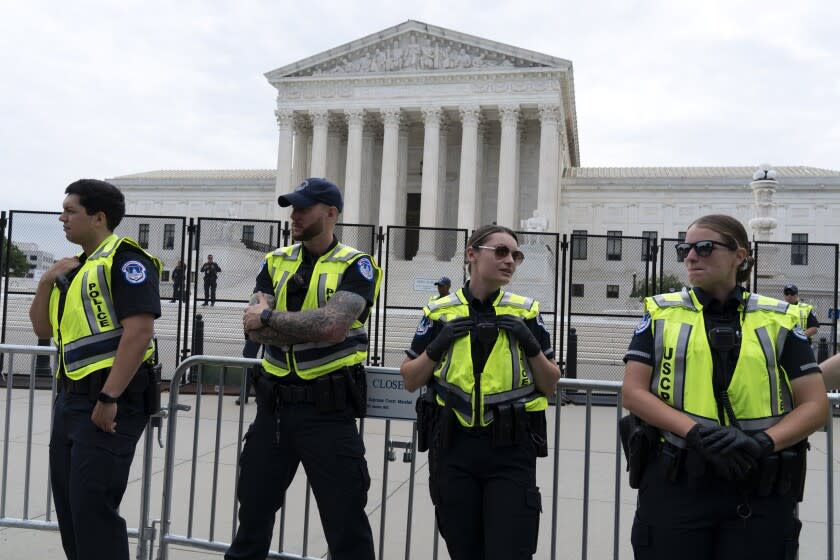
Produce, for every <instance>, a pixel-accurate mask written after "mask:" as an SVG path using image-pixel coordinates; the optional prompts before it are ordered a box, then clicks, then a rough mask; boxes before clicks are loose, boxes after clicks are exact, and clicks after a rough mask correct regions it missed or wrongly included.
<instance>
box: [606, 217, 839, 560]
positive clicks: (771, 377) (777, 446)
mask: <svg viewBox="0 0 840 560" xmlns="http://www.w3.org/2000/svg"><path fill="white" fill-rule="evenodd" d="M748 246H749V241H748V238H747V233H746V231H745V229H744V226H743V225H741V223H740V222H739V221H737V220H736V219H734V218H732V217H730V216H725V215H709V216H704V217H702V218H699V219H697V220H695V221H694V222H693V223H692V224H691V225H690V226H689V228H688V230H687V231H686V237H685V241H684V242H683V243H678V244H677V245H676V251H677V255H678V256H679V257H680V258H682V259H684V262H685V267H686V271H687V272H688V280H689V282H690V284H691V285H692V286H693V288H692V289H691V290H688V291H683V292H682V293H671V294H662V295H658V296H654V297H651V298H647V299H646V301H645V307H646V314H645V316H644V318H643V320H642V322H641V323H640V324H639V325H638V326H637V327H636V332H635V335H634V337H633V340H632V342H631V343H630V348H629V350H628V352H627V354H626V356H625V362H626V364H627V365H626V370H625V377H624V387H623V392H622V395H623V398H624V406H625V407H626V408H627V409H628V410H630V411H631V412H632V413H634V414H635V415H637V416H638V417H640V418H641V419H642V420H643V421H644V422H646V423H647V424H649V425H651V426H653V427H655V428H658V429H659V433H660V437H659V443H658V444H657V445H656V446H655V449H654V451H655V453H654V457H653V458H652V459H650V460H649V461H648V463H647V465H646V467H645V471H644V473H643V475H642V478H641V482H640V486H639V495H638V506H637V509H636V517H635V520H634V522H633V529H632V536H631V541H632V544H633V550H634V552H635V557H636V559H637V560H638V559H644V560H648V559H665V558H668V559H671V558H673V557H675V556H676V557H679V558H680V559H681V560H721V559H723V560H726V559H730V558H731V559H735V558H737V559H739V560H743V559H747V558H760V559H762V560H771V559H779V560H781V559H788V558H791V559H792V558H794V557H795V554H796V549H797V546H798V534H799V530H800V528H801V524H800V523H799V521H798V520H796V519H795V518H794V506H795V504H796V501H797V500H801V491H802V487H801V485H802V484H803V483H804V472H805V449H806V441H805V438H807V437H808V435H809V434H811V433H813V432H814V431H815V430H817V429H818V428H819V427H820V426H822V425H823V424H824V423H825V421H826V416H827V400H826V395H825V386H824V385H823V380H822V377H821V376H820V375H819V372H820V370H819V367H818V366H817V364H816V360H815V359H814V355H813V353H812V351H811V347H810V345H809V344H808V339H807V337H806V336H805V335H804V333H803V332H802V328H801V327H800V326H798V323H799V316H798V312H797V310H796V309H795V306H790V305H789V304H787V303H785V302H783V301H779V300H776V299H772V298H769V297H764V296H761V295H758V294H752V293H749V292H748V291H746V290H745V289H744V288H743V287H741V286H740V283H741V282H744V281H745V280H746V279H747V278H749V274H750V269H751V267H752V264H753V263H752V258H751V257H750V256H749V250H748V249H747V247H748Z"/></svg>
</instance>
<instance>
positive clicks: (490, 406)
mask: <svg viewBox="0 0 840 560" xmlns="http://www.w3.org/2000/svg"><path fill="white" fill-rule="evenodd" d="M466 256H467V260H468V261H469V267H470V280H469V282H467V283H466V285H465V286H464V287H463V288H461V289H459V290H457V291H456V292H455V293H454V294H452V295H450V296H449V297H448V298H440V299H437V300H435V301H434V302H432V303H429V305H428V306H427V307H426V308H425V309H424V310H423V314H424V315H423V318H422V319H421V321H420V324H419V325H418V326H417V330H416V333H415V336H414V340H413V341H412V343H411V348H410V349H409V350H406V354H407V355H408V357H407V358H406V359H405V361H404V362H403V364H402V366H401V367H400V373H401V374H402V376H403V378H404V379H405V388H406V389H407V390H409V391H414V390H416V389H418V388H420V387H422V386H424V385H426V386H428V390H427V392H426V393H425V395H424V396H421V397H420V401H419V402H418V425H419V428H420V430H421V431H422V433H423V436H422V437H423V439H425V440H426V443H427V444H428V449H429V492H430V493H431V497H432V502H433V503H434V505H435V515H436V518H437V522H438V527H439V528H440V533H441V535H443V538H444V539H445V540H446V546H447V548H448V549H449V555H450V557H451V558H453V560H464V559H482V560H494V559H498V560H502V559H504V560H518V559H523V558H531V556H532V555H533V554H534V553H535V552H536V548H537V534H538V531H539V519H540V510H541V498H540V492H539V488H537V483H536V458H537V456H541V457H544V456H545V455H546V453H547V447H546V426H545V412H544V411H545V409H546V408H547V406H548V401H547V399H546V396H545V395H548V394H552V393H554V389H555V386H556V384H557V380H558V379H559V378H560V370H559V368H558V367H557V364H555V363H554V362H553V361H552V360H551V358H552V357H553V355H554V351H553V349H552V348H551V337H550V335H549V333H548V331H547V330H546V329H545V326H544V325H543V322H542V319H541V317H540V314H539V303H538V302H537V301H536V300H534V299H532V298H528V297H525V296H520V295H516V294H512V293H509V292H504V291H502V290H501V288H502V286H504V285H506V284H508V283H509V282H510V281H511V279H512V277H513V274H514V272H515V271H516V267H517V266H518V265H519V264H521V263H522V260H523V259H524V258H525V257H524V255H523V254H522V252H521V251H519V247H518V240H517V237H516V234H515V233H514V232H513V231H511V230H509V229H508V228H505V227H502V226H497V225H489V226H483V227H480V228H478V229H477V230H475V232H474V233H473V235H472V236H471V237H470V239H469V242H468V244H467V249H466ZM422 447H425V446H422ZM421 450H422V449H421Z"/></svg>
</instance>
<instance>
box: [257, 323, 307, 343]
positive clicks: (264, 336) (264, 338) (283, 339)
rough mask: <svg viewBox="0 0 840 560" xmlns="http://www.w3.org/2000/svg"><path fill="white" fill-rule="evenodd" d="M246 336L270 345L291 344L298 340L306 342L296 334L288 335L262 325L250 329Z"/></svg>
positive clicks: (298, 341)
mask: <svg viewBox="0 0 840 560" xmlns="http://www.w3.org/2000/svg"><path fill="white" fill-rule="evenodd" d="M248 338H250V339H251V340H253V341H254V342H258V343H260V344H270V345H271V346H291V345H292V344H298V343H300V342H308V341H307V340H305V339H302V338H300V337H297V336H289V335H284V334H280V333H278V332H276V331H274V330H272V329H271V327H263V328H261V329H258V330H255V331H250V332H249V333H248Z"/></svg>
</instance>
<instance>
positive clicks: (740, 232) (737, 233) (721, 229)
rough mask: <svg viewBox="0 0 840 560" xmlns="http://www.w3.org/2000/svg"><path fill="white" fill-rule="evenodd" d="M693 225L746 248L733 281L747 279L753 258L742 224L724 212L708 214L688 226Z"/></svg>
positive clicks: (744, 280) (753, 261) (739, 281)
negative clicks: (745, 256)
mask: <svg viewBox="0 0 840 560" xmlns="http://www.w3.org/2000/svg"><path fill="white" fill-rule="evenodd" d="M693 226H697V227H702V228H706V229H710V230H712V231H714V232H716V233H718V234H719V235H720V236H721V237H723V239H724V240H725V241H726V242H727V243H730V244H732V245H735V246H736V247H743V248H744V249H746V250H747V258H746V259H745V260H744V263H743V264H742V265H741V267H740V268H738V272H737V273H736V274H735V281H736V282H738V283H739V284H740V283H741V282H746V281H747V280H749V278H750V272H751V271H752V267H753V264H754V263H755V259H754V258H753V257H752V255H750V238H749V236H747V230H746V228H744V224H742V223H741V222H740V221H738V220H737V219H735V218H733V217H732V216H727V215H726V214H708V215H706V216H701V217H699V218H697V219H696V220H694V221H693V222H691V224H689V226H688V228H689V229H691V227H693Z"/></svg>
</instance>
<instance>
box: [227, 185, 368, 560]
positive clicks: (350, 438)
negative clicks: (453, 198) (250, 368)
mask: <svg viewBox="0 0 840 560" xmlns="http://www.w3.org/2000/svg"><path fill="white" fill-rule="evenodd" d="M277 202H278V203H279V204H280V206H283V207H286V206H291V207H292V215H291V220H292V237H293V239H294V241H295V243H294V244H293V245H290V246H287V247H281V248H279V249H277V250H275V251H272V252H271V253H268V254H267V255H266V257H265V261H264V262H263V264H262V267H261V268H260V271H259V273H258V274H257V281H256V287H255V288H254V297H252V298H251V304H250V305H248V307H246V308H245V312H244V314H243V319H242V322H243V326H244V328H245V332H246V334H247V335H248V337H249V338H250V339H251V340H252V341H254V342H256V343H259V344H262V345H263V346H264V348H265V356H264V358H263V360H262V364H261V367H260V368H259V369H260V371H259V372H258V373H257V374H256V376H255V386H256V392H257V416H256V419H255V420H254V423H253V424H251V427H250V428H249V429H248V434H247V435H246V442H245V446H244V448H243V450H242V457H241V462H240V464H241V466H242V470H241V473H240V477H239V487H238V498H239V506H240V507H239V529H238V531H237V533H236V537H235V538H234V540H233V543H232V544H231V546H230V548H229V549H228V551H227V553H226V554H225V558H227V559H252V560H255V559H257V558H259V559H260V560H262V559H264V558H265V557H266V556H267V555H268V550H269V546H270V544H271V535H272V529H273V527H274V518H275V514H276V512H277V510H278V509H279V508H280V506H281V504H282V503H283V497H284V495H285V493H286V489H287V488H288V487H289V484H290V483H291V481H292V479H293V478H294V475H295V472H296V471H297V468H298V465H299V464H300V463H303V467H304V469H305V470H306V475H307V477H308V479H309V482H310V484H311V485H312V491H313V493H314V494H315V500H316V501H317V502H318V510H319V511H320V514H321V522H322V524H323V526H324V534H325V536H326V539H327V544H328V546H329V550H330V558H333V559H334V560H345V559H347V560H350V559H352V560H373V558H374V550H373V535H372V533H371V529H370V524H369V523H368V519H367V516H366V515H365V505H366V504H367V491H368V489H369V487H370V477H369V475H368V469H367V463H366V461H365V457H364V455H365V447H364V444H363V442H362V439H361V437H360V436H359V432H358V430H357V429H356V422H355V416H357V415H361V414H363V410H364V406H365V402H364V395H363V392H364V386H365V382H364V362H365V360H366V359H367V352H368V337H367V329H366V328H365V322H366V321H367V319H368V315H369V312H370V307H371V306H372V305H373V303H374V301H375V300H376V297H377V294H378V292H379V285H380V281H381V278H382V271H381V270H380V268H379V267H378V266H377V265H376V263H375V262H374V260H373V257H372V256H370V255H368V254H366V253H363V252H361V251H358V250H357V249H354V248H352V247H349V246H347V245H344V244H342V243H340V242H339V241H338V240H337V239H336V237H335V235H334V233H333V232H334V230H335V224H336V222H337V221H338V215H339V213H340V212H341V210H342V208H343V203H342V198H341V192H340V191H339V190H338V187H336V186H335V184H333V183H332V182H330V181H328V180H326V179H320V178H311V179H307V180H305V181H304V182H303V183H301V184H300V185H299V186H298V187H297V188H296V189H295V190H294V192H291V193H289V194H284V195H283V196H281V197H279V198H278V199H277Z"/></svg>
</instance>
